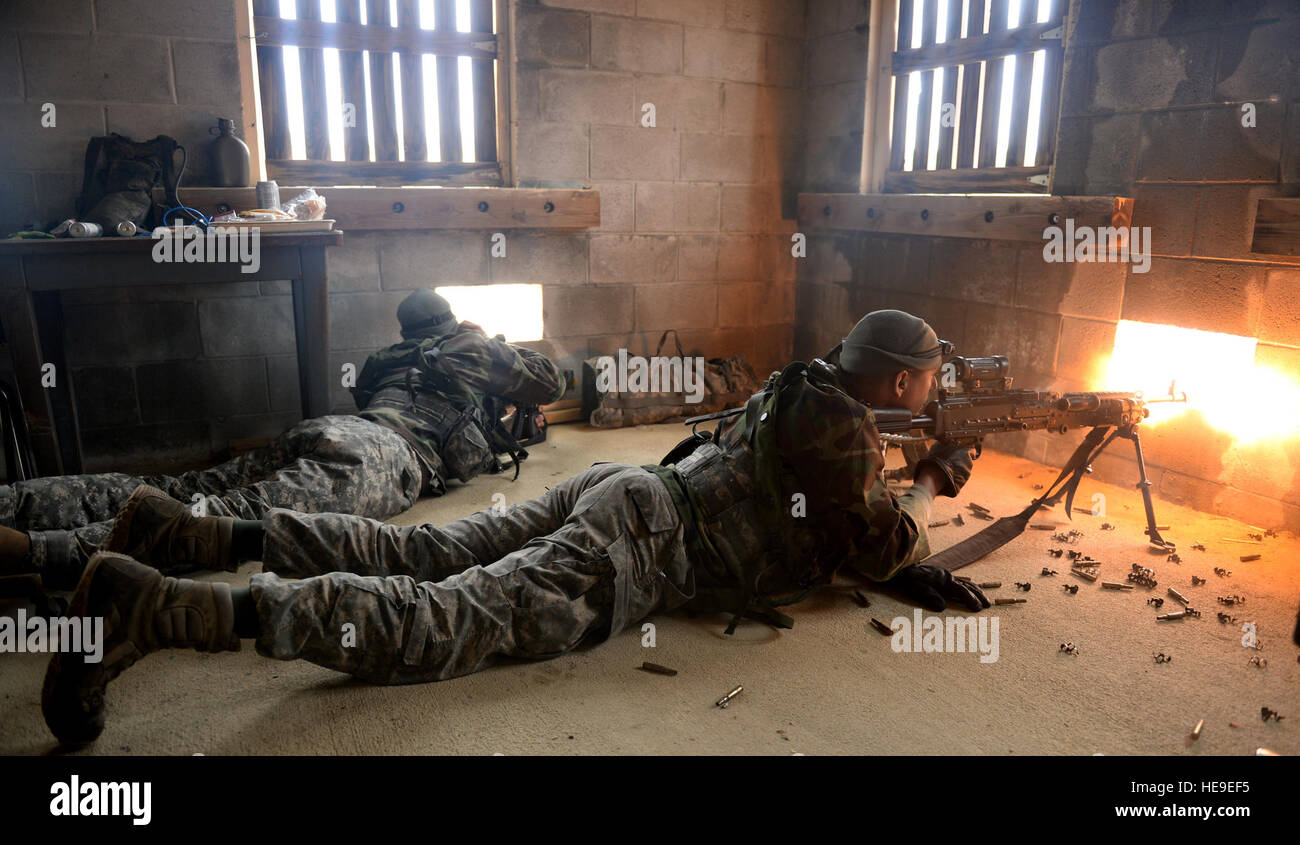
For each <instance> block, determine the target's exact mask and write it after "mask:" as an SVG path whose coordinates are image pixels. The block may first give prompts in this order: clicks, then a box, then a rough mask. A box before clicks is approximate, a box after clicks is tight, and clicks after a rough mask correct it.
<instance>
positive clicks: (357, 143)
mask: <svg viewBox="0 0 1300 845" xmlns="http://www.w3.org/2000/svg"><path fill="white" fill-rule="evenodd" d="M361 3H362V0H337V7H336V8H337V12H336V14H337V15H338V19H339V20H340V21H341V22H344V23H360V21H361ZM339 76H340V82H341V83H342V85H341V87H342V89H343V102H344V103H350V104H351V105H352V118H353V125H351V126H348V125H347V124H346V123H344V125H343V147H344V153H343V157H344V158H346V159H347V160H348V161H369V160H370V139H369V138H368V137H367V135H366V125H367V123H368V122H369V117H368V114H369V112H368V106H367V103H366V77H365V69H364V68H363V67H362V64H361V53H360V52H359V51H355V50H340V51H339Z"/></svg>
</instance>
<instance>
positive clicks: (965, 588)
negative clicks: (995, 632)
mask: <svg viewBox="0 0 1300 845" xmlns="http://www.w3.org/2000/svg"><path fill="white" fill-rule="evenodd" d="M887 583H889V584H892V585H893V586H895V587H897V588H898V589H899V590H901V591H903V592H904V593H906V594H907V595H908V597H910V598H911V599H912V600H914V601H915V602H916V603H917V604H919V605H921V606H922V607H924V608H926V609H927V610H933V611H934V612H935V613H939V612H940V611H942V610H945V609H946V608H947V607H948V602H950V601H954V602H958V603H960V604H962V605H965V607H966V609H967V610H970V611H979V610H983V609H984V608H986V607H988V606H989V600H988V599H987V598H985V597H984V592H983V591H982V590H980V588H979V587H977V586H975V585H974V584H972V583H971V582H969V581H958V580H957V579H956V578H954V577H952V573H951V572H949V571H948V570H946V569H944V568H943V567H941V566H930V565H929V564H925V563H918V564H915V565H913V566H905V567H903V568H902V569H900V570H898V574H897V575H895V576H894V577H893V578H891V579H889V581H888V582H887Z"/></svg>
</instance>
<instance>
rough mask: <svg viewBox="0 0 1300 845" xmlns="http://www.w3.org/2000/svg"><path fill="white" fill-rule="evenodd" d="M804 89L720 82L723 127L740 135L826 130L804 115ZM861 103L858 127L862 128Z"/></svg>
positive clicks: (817, 132) (813, 132)
mask: <svg viewBox="0 0 1300 845" xmlns="http://www.w3.org/2000/svg"><path fill="white" fill-rule="evenodd" d="M805 99H806V97H805V94H804V92H803V91H796V90H792V89H789V88H777V87H775V86H771V85H750V84H748V83H743V82H726V83H723V85H722V131H723V132H724V133H734V134H739V135H746V134H751V135H796V136H798V135H802V134H803V133H804V132H807V133H809V134H828V133H825V132H822V131H821V127H819V126H815V124H813V122H812V121H811V120H809V119H807V118H806V116H805V115H804V101H805ZM861 116H862V103H859V104H858V125H857V131H858V132H861V131H862V119H861Z"/></svg>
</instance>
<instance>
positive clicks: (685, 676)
mask: <svg viewBox="0 0 1300 845" xmlns="http://www.w3.org/2000/svg"><path fill="white" fill-rule="evenodd" d="M683 432H684V429H683V428H682V427H681V426H679V425H661V426H654V427H648V428H640V429H632V430H623V431H616V432H602V431H594V430H591V429H588V428H587V427H586V426H577V425H566V426H557V427H555V428H553V429H552V432H551V437H550V439H549V442H548V443H546V444H545V445H543V446H540V447H538V448H536V449H534V450H533V457H532V459H530V460H529V461H528V463H527V465H526V466H525V469H524V472H523V473H522V474H521V476H520V478H519V480H518V481H517V482H515V483H511V482H510V481H509V480H508V477H484V478H480V479H477V480H475V481H474V482H473V483H471V484H469V485H467V486H466V487H464V488H462V489H457V490H455V491H454V492H453V493H452V494H450V495H448V496H446V497H444V498H442V499H436V500H426V501H424V502H421V503H420V504H419V505H418V506H417V507H415V508H413V509H412V510H411V511H409V512H408V513H405V514H403V515H402V516H401V517H399V518H398V519H396V520H395V521H396V522H399V523H412V522H419V521H435V522H444V521H449V520H451V519H453V518H455V517H458V516H460V515H463V514H465V513H468V512H470V511H472V510H475V509H478V508H482V507H487V506H489V505H491V504H492V499H491V496H492V494H493V493H494V492H501V493H503V494H504V495H505V496H506V497H507V500H512V499H518V498H523V497H528V496H532V495H536V494H538V493H540V492H541V491H542V489H543V488H544V487H546V486H548V485H552V484H555V483H556V482H558V481H560V480H562V479H564V478H566V477H568V476H570V475H572V474H573V473H575V472H577V471H578V470H580V469H581V468H583V467H585V466H586V465H588V464H589V463H590V462H591V461H593V460H595V459H599V458H606V459H608V458H617V459H620V460H623V461H626V462H628V463H647V462H651V461H654V460H657V459H658V458H659V457H660V456H661V455H662V454H663V453H664V452H665V451H666V449H667V448H668V447H669V446H671V445H672V444H673V443H675V442H676V441H677V440H678V439H679V438H680V437H681V436H682V435H683ZM1054 477H1055V470H1052V469H1051V468H1048V467H1044V466H1042V465H1038V464H1034V463H1031V462H1028V461H1025V460H1021V459H1019V458H1010V457H1006V456H1001V455H996V454H994V453H991V452H988V453H986V454H985V455H984V457H983V458H981V459H980V460H979V461H978V463H977V465H976V471H975V475H974V478H973V479H972V481H971V482H970V484H969V485H968V486H967V488H966V490H965V491H964V492H963V495H962V496H961V498H959V499H957V500H955V501H954V500H951V499H942V500H940V502H939V503H938V505H937V507H936V512H935V515H934V517H933V518H934V519H935V520H940V519H945V518H949V517H952V516H953V515H955V514H958V513H962V514H965V515H966V523H965V525H964V526H963V527H957V526H954V525H951V524H950V525H947V526H943V527H939V528H936V529H934V530H933V531H932V537H933V541H934V545H935V547H936V548H943V547H945V546H946V545H948V544H950V543H952V542H955V541H956V540H958V539H960V538H962V537H964V536H966V535H968V534H970V533H973V532H974V531H976V530H978V529H979V528H980V527H982V526H984V525H986V524H988V523H986V522H981V521H978V520H975V519H972V518H970V511H969V510H967V508H966V505H967V503H969V502H971V501H975V502H978V503H980V504H982V505H984V506H986V507H988V508H989V509H991V510H992V511H993V512H994V513H996V514H999V515H1005V514H1009V513H1013V512H1014V511H1017V510H1019V509H1020V508H1021V507H1022V506H1023V504H1024V503H1025V502H1027V501H1028V499H1029V498H1030V496H1031V495H1032V490H1031V488H1032V485H1034V484H1047V483H1050V481H1051V480H1052V478H1054ZM1098 492H1100V493H1103V494H1104V495H1105V496H1106V499H1107V505H1108V513H1107V516H1106V517H1105V518H1101V517H1094V516H1092V515H1090V514H1077V515H1076V516H1075V519H1074V521H1073V523H1072V524H1071V525H1072V527H1074V528H1077V529H1079V530H1081V531H1083V536H1082V537H1081V538H1080V539H1079V540H1078V542H1077V543H1076V544H1075V545H1074V546H1068V548H1077V549H1079V550H1082V551H1083V553H1085V554H1088V555H1090V556H1092V557H1094V558H1096V559H1098V560H1101V561H1103V566H1102V573H1101V574H1102V577H1103V579H1105V578H1113V579H1114V580H1123V578H1124V575H1125V573H1127V571H1128V570H1129V567H1130V564H1132V563H1134V562H1139V563H1141V564H1142V565H1143V566H1149V567H1151V568H1153V569H1155V570H1156V572H1157V577H1158V578H1159V581H1160V586H1159V587H1158V588H1157V589H1156V590H1155V591H1152V592H1148V591H1147V590H1145V589H1142V588H1139V589H1136V590H1134V591H1132V592H1112V591H1109V590H1103V589H1102V588H1101V587H1100V585H1099V583H1098V584H1092V583H1089V582H1087V581H1084V580H1082V579H1079V578H1077V577H1072V576H1071V575H1069V574H1068V570H1069V562H1068V560H1066V559H1065V558H1062V559H1059V560H1058V559H1055V558H1052V557H1050V556H1049V555H1048V551H1047V550H1048V549H1049V548H1050V547H1061V546H1062V545H1064V544H1062V543H1059V542H1053V541H1052V540H1051V532H1047V531H1037V530H1030V531H1027V532H1026V533H1025V535H1024V536H1022V537H1021V538H1019V539H1017V540H1015V541H1013V542H1012V543H1011V544H1010V545H1008V546H1007V547H1004V548H1003V549H1001V550H999V551H998V552H996V553H994V554H993V555H991V556H990V557H988V558H986V559H985V560H983V561H981V562H979V563H977V564H974V565H972V566H971V567H969V568H967V569H966V570H964V571H965V573H966V574H968V575H970V576H972V577H974V578H975V579H976V580H980V581H984V580H1000V581H1002V583H1003V585H1004V586H1003V587H1002V588H1001V589H997V590H991V591H990V596H991V597H995V596H1022V597H1025V598H1027V599H1028V602H1027V603H1025V604H1022V605H1016V606H1011V607H995V608H992V609H990V610H989V611H986V612H985V613H986V614H987V615H990V616H996V617H997V618H998V620H999V627H998V633H999V637H998V659H997V660H996V662H988V663H985V662H981V661H980V659H979V655H978V654H975V653H957V654H954V653H933V654H914V653H896V652H895V651H893V650H892V648H891V640H890V639H889V638H886V637H885V636H882V635H881V634H879V633H877V632H876V631H875V630H873V629H872V628H871V627H870V625H869V617H871V616H875V617H876V618H878V619H881V620H883V621H885V622H887V623H890V622H892V620H893V619H894V618H895V617H896V616H906V617H909V618H910V617H911V616H912V611H913V608H912V606H911V605H909V604H906V603H904V602H902V601H900V600H899V599H896V598H894V597H892V596H890V595H887V594H885V593H883V592H880V591H878V590H875V589H872V588H865V589H866V590H867V592H868V593H869V595H870V600H871V607H870V609H865V610H864V609H862V608H860V607H859V606H858V605H857V604H856V603H855V602H854V601H853V600H852V598H851V593H852V590H853V589H854V588H855V587H857V586H858V585H857V584H856V583H853V582H845V583H844V584H843V585H837V586H835V587H832V588H829V589H827V590H825V591H824V592H823V593H822V594H820V595H818V596H814V597H813V598H812V599H810V600H808V601H806V602H805V603H803V604H801V605H799V606H797V607H796V608H794V609H793V615H794V616H795V618H796V620H797V624H796V625H795V627H794V629H793V630H788V631H776V630H773V629H769V628H767V627H764V626H761V625H759V624H757V623H746V624H745V625H743V626H742V627H741V628H740V629H739V630H738V631H737V633H736V635H735V636H734V637H725V636H723V634H722V627H723V625H722V624H721V622H720V621H719V620H717V619H706V618H700V619H695V620H690V619H687V618H685V617H660V618H655V619H654V620H653V622H654V625H655V638H656V641H657V645H656V647H654V648H644V647H643V646H642V633H641V631H640V630H639V628H633V629H629V630H628V631H625V632H623V633H622V634H621V635H619V636H617V637H615V638H614V639H613V640H611V641H610V642H607V643H604V644H602V645H600V646H598V647H595V648H593V649H589V650H586V651H583V652H579V653H574V654H570V655H567V656H565V657H563V658H560V659H557V660H552V661H548V662H541V663H532V664H527V663H524V664H520V663H514V664H508V665H500V666H497V667H494V668H492V669H489V670H488V671H485V672H482V673H480V674H478V675H474V676H470V677H467V678H461V679H457V680H453V681H448V682H444V683H438V684H428V685H421V686H408V687H389V688H380V687H369V686H365V685H362V684H359V683H355V682H353V681H351V680H350V679H348V678H345V677H342V676H339V675H337V674H335V673H332V672H330V671H328V670H325V669H320V668H317V667H314V666H311V665H308V664H305V663H303V664H289V663H275V662H272V661H268V660H265V659H263V658H261V657H258V656H257V655H256V654H255V653H254V652H253V650H252V649H251V648H247V649H245V650H244V651H242V652H240V653H238V654H233V655H232V654H218V655H200V654H195V653H188V652H174V653H160V654H156V655H153V656H151V657H149V658H147V659H146V660H145V661H143V662H142V663H140V664H138V665H137V666H136V667H134V668H132V669H131V670H129V671H128V672H126V674H124V675H123V676H122V677H121V678H119V679H118V680H117V681H115V682H114V683H113V685H112V686H111V687H110V689H109V712H108V727H107V728H106V730H105V731H104V734H103V736H102V737H101V738H100V740H99V741H98V742H97V743H96V744H95V745H94V746H93V747H92V748H91V749H90V750H89V753H97V754H127V753H131V754H192V753H196V752H201V753H204V754H209V755H211V754H492V753H502V754H659V753H669V754H683V753H685V754H791V753H795V752H799V753H803V754H846V753H847V754H948V753H959V754H1036V753H1038V754H1083V755H1087V754H1096V753H1103V754H1107V755H1117V754H1195V755H1206V754H1252V753H1254V751H1255V749H1256V748H1257V747H1259V746H1265V747H1268V748H1271V749H1273V750H1275V751H1278V752H1281V753H1284V754H1297V753H1300V663H1297V654H1298V653H1300V649H1298V648H1297V647H1296V646H1295V645H1294V644H1293V643H1292V641H1291V632H1292V629H1293V628H1294V626H1295V616H1296V608H1297V603H1300V554H1297V552H1298V551H1300V542H1297V539H1296V538H1295V537H1294V536H1290V535H1284V536H1282V537H1279V538H1268V539H1265V540H1264V541H1263V543H1261V544H1258V545H1254V544H1241V543H1231V542H1225V541H1224V540H1223V539H1221V538H1245V537H1246V534H1247V531H1249V530H1251V529H1249V528H1248V527H1246V526H1244V525H1242V524H1241V523H1236V522H1232V521H1229V520H1226V519H1220V518H1215V517H1208V516H1205V515H1202V514H1198V513H1196V512H1193V511H1189V510H1187V509H1185V508H1180V507H1176V506H1174V505H1171V504H1167V503H1163V502H1159V501H1157V515H1158V517H1159V520H1160V523H1161V524H1162V525H1163V524H1169V525H1171V526H1173V527H1172V529H1171V530H1170V531H1168V532H1167V536H1168V537H1169V538H1170V539H1172V540H1174V541H1175V542H1177V543H1178V545H1179V551H1180V553H1181V555H1182V557H1183V562H1182V564H1181V565H1179V564H1175V563H1171V562H1168V561H1166V560H1165V558H1164V556H1157V555H1153V554H1150V553H1148V551H1147V545H1146V544H1145V542H1143V535H1142V527H1143V525H1142V523H1141V522H1140V514H1141V500H1140V499H1139V497H1138V496H1137V494H1136V493H1135V492H1134V491H1133V490H1131V489H1122V488H1117V487H1111V486H1107V485H1102V484H1099V483H1094V482H1091V481H1085V483H1084V485H1083V488H1082V489H1081V491H1080V501H1079V502H1076V505H1079V504H1084V505H1088V506H1091V505H1092V495H1093V494H1094V493H1098ZM1057 510H1058V511H1059V510H1060V508H1058V509H1057ZM1054 516H1055V518H1057V519H1058V520H1059V521H1060V522H1061V523H1062V524H1063V525H1064V524H1065V522H1064V519H1063V517H1061V516H1060V515H1059V514H1055V515H1053V514H1044V516H1043V518H1042V519H1041V520H1036V521H1050V520H1052V519H1053V518H1054ZM1106 521H1109V522H1111V523H1114V524H1115V526H1116V528H1115V530H1113V531H1102V530H1100V526H1101V524H1102V523H1103V522H1106ZM1198 541H1199V542H1203V543H1204V544H1205V546H1206V548H1207V551H1205V552H1200V551H1193V550H1192V549H1191V546H1192V544H1193V543H1195V542H1198ZM1252 553H1258V554H1261V555H1262V558H1261V559H1260V560H1258V561H1255V562H1250V563H1242V562H1240V560H1239V556H1241V555H1245V554H1252ZM1045 566H1047V567H1050V568H1053V569H1056V570H1057V571H1059V572H1060V573H1061V574H1059V575H1057V576H1047V577H1045V576H1042V575H1041V574H1040V570H1041V569H1042V568H1043V567H1045ZM1216 566H1220V567H1223V568H1225V569H1227V570H1230V571H1231V572H1232V575H1231V576H1230V577H1228V578H1220V577H1217V576H1216V575H1215V574H1214V572H1213V571H1212V570H1213V568H1214V567H1216ZM255 570H256V565H255V564H249V565H247V566H245V567H244V569H243V570H241V572H239V573H237V574H235V575H232V576H228V580H230V581H231V583H247V579H248V576H249V575H250V574H251V573H252V572H254V571H255ZM1193 575H1198V576H1202V577H1205V578H1207V579H1208V581H1207V583H1206V584H1205V585H1203V586H1199V587H1192V586H1191V577H1192V576H1193ZM1015 581H1023V582H1027V583H1029V584H1031V586H1032V589H1031V591H1030V592H1027V593H1026V592H1021V591H1020V590H1018V589H1017V588H1016V587H1015V586H1014V585H1013V582H1015ZM1067 584H1069V585H1075V584H1077V585H1078V586H1079V591H1078V593H1077V594H1075V595H1071V594H1070V593H1068V592H1066V591H1064V590H1063V589H1062V587H1063V585H1067ZM1167 586H1173V587H1175V588H1177V589H1179V590H1180V591H1182V592H1183V593H1184V595H1187V596H1189V597H1190V598H1191V600H1192V602H1193V604H1194V605H1195V606H1196V607H1198V608H1199V609H1200V610H1201V611H1202V614H1203V615H1202V617H1201V618H1200V619H1185V620H1181V621H1177V622H1156V621H1155V620H1154V616H1155V615H1156V612H1155V611H1154V610H1153V609H1152V608H1150V607H1148V606H1147V604H1146V600H1147V598H1148V597H1150V596H1152V595H1161V596H1163V595H1165V588H1166V587H1167ZM1230 593H1238V594H1241V595H1244V596H1246V598H1247V603H1246V604H1245V606H1244V607H1241V608H1225V607H1224V606H1223V605H1220V604H1219V603H1218V602H1217V601H1216V596H1218V595H1226V594H1230ZM1172 604H1175V603H1174V602H1173V601H1172V600H1170V599H1168V598H1166V601H1165V608H1164V609H1165V610H1168V609H1169V608H1170V605H1172ZM3 610H4V612H8V613H13V612H14V610H15V608H14V607H13V606H8V607H6V608H4V609H3ZM1219 610H1228V611H1230V612H1231V613H1232V614H1233V615H1235V616H1237V617H1238V618H1239V620H1241V621H1242V622H1245V621H1251V622H1254V623H1255V624H1256V626H1257V630H1258V633H1259V638H1260V641H1261V642H1262V644H1263V650H1261V651H1254V650H1249V649H1246V648H1243V647H1242V645H1241V639H1242V637H1243V633H1242V631H1241V630H1240V624H1237V625H1224V624H1221V623H1220V622H1219V621H1218V620H1217V619H1216V617H1215V614H1216V612H1217V611H1219ZM926 615H927V616H928V615H929V614H928V613H927V614H926ZM1066 641H1069V642H1072V643H1074V644H1075V645H1077V646H1078V649H1079V654H1078V655H1069V654H1064V653H1061V652H1060V651H1059V650H1058V647H1059V644H1060V643H1063V642H1066ZM1156 652H1164V653H1166V654H1170V655H1172V656H1173V661H1172V662H1171V663H1166V664H1159V665H1158V664H1156V663H1155V662H1154V660H1153V659H1152V657H1153V654H1155V653H1156ZM1256 656H1258V657H1263V658H1266V659H1267V661H1268V665H1267V667H1266V668H1262V669H1261V668H1256V667H1255V666H1253V665H1251V664H1250V662H1249V661H1250V658H1251V657H1256ZM647 659H649V660H652V661H654V662H657V663H660V664H664V665H667V666H671V667H673V668H675V669H677V670H678V672H679V674H678V675H677V676H676V677H663V676H659V675H652V674H647V673H645V672H642V671H639V670H638V669H637V668H636V667H638V666H639V665H640V664H641V662H642V661H643V660H647ZM0 663H2V664H3V667H4V670H3V671H2V672H0V753H4V754H42V753H47V752H50V751H51V750H53V749H54V748H55V743H54V741H53V739H52V738H51V737H50V735H49V734H48V733H47V731H46V729H45V725H44V723H43V722H42V720H41V715H40V704H39V697H40V685H41V677H42V675H43V672H44V669H45V663H46V660H45V659H44V658H42V657H41V656H39V655H27V654H22V655H17V654H4V655H0ZM738 684H743V685H744V688H745V689H744V692H743V693H741V695H740V696H739V697H738V698H737V699H736V700H735V702H734V703H733V704H732V705H731V706H730V708H729V709H726V710H721V709H718V708H717V707H715V706H714V704H713V703H714V701H716V700H717V699H718V698H719V697H720V696H721V695H722V694H723V693H725V692H727V691H728V690H730V689H731V688H732V687H734V686H736V685H738ZM1261 706H1268V707H1271V708H1273V709H1274V710H1277V711H1280V712H1281V713H1282V714H1283V715H1284V716H1286V717H1288V718H1286V719H1285V720H1284V721H1282V722H1268V723H1264V722H1262V721H1261V719H1260V707H1261ZM1201 718H1204V719H1205V728H1204V733H1203V735H1202V737H1201V739H1200V741H1199V742H1197V743H1195V744H1193V743H1191V742H1190V741H1189V740H1188V738H1187V735H1188V733H1189V731H1190V730H1191V728H1192V726H1193V725H1194V724H1195V723H1196V721H1197V720H1198V719H1201ZM1230 723H1236V724H1237V725H1238V726H1239V727H1236V728H1234V727H1231V726H1230Z"/></svg>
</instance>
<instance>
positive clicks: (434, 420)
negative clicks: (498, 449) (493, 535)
mask: <svg viewBox="0 0 1300 845" xmlns="http://www.w3.org/2000/svg"><path fill="white" fill-rule="evenodd" d="M371 408H391V409H393V410H395V411H398V412H399V413H400V414H401V416H402V420H403V422H405V423H406V424H407V425H408V426H409V427H410V428H411V429H412V432H413V433H414V434H415V435H416V436H417V437H419V438H421V439H423V440H426V441H431V442H433V443H434V444H435V448H436V450H437V453H438V454H437V458H438V459H440V462H441V465H442V466H443V467H444V468H445V469H446V472H447V475H448V476H450V477H454V478H457V479H459V480H461V481H469V480H470V479H471V478H473V477H474V476H476V475H478V474H479V473H482V472H495V471H498V470H499V469H500V467H499V464H498V463H497V458H496V454H495V453H494V452H493V450H492V447H491V446H489V445H488V438H487V426H486V425H485V421H484V417H483V409H482V408H480V407H478V406H477V405H474V404H470V403H464V402H463V403H459V404H457V403H453V402H451V401H449V400H447V399H445V398H444V397H442V396H440V395H438V394H437V393H432V392H429V391H427V390H419V389H415V390H408V389H406V388H403V387H398V386H396V385H390V386H388V387H381V388H380V389H379V390H378V391H377V392H376V393H375V395H374V396H373V397H371V399H370V402H369V403H367V405H366V410H369V409H371ZM425 458H426V459H428V458H429V456H427V455H426V456H425ZM434 465H435V466H437V465H438V462H437V461H434Z"/></svg>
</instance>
